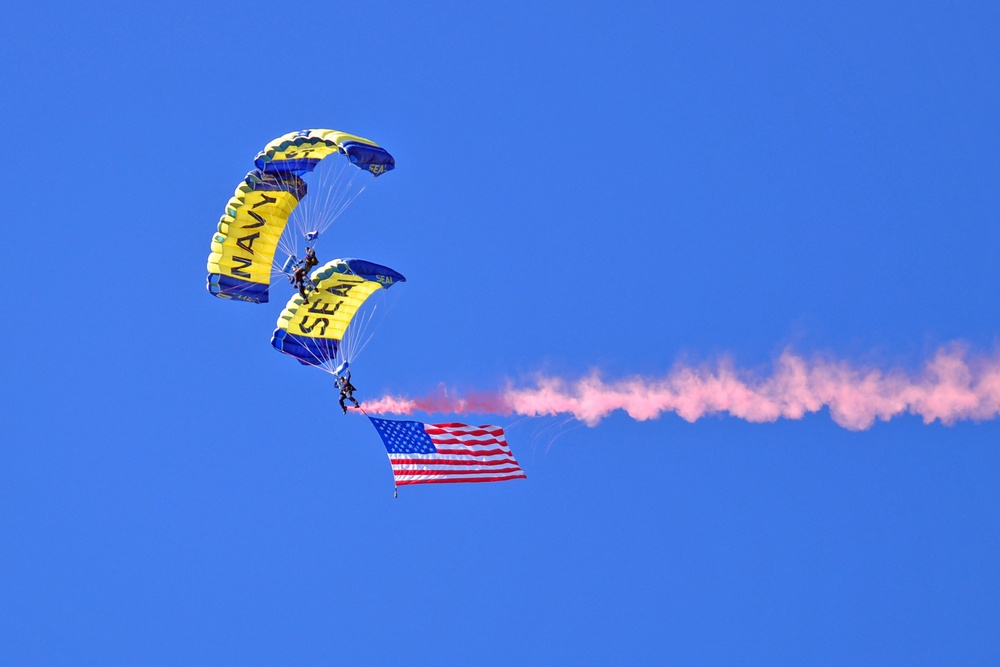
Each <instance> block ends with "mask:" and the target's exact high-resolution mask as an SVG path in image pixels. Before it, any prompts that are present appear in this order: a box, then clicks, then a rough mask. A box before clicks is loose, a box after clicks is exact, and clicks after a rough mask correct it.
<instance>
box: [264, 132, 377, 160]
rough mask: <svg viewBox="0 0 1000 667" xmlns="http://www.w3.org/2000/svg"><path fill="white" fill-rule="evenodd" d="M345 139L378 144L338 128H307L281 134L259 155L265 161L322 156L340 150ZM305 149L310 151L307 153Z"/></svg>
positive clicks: (370, 144)
mask: <svg viewBox="0 0 1000 667" xmlns="http://www.w3.org/2000/svg"><path fill="white" fill-rule="evenodd" d="M345 141H356V142H358V143H362V144H368V145H369V146H378V144H376V143H375V142H374V141H372V140H370V139H365V138H364V137H359V136H357V135H354V134H348V133H347V132H340V131H338V130H308V131H307V133H306V134H305V135H303V134H300V133H298V132H289V133H288V134H283V135H281V136H280V137H278V138H277V139H275V140H274V141H271V142H270V143H268V144H267V145H266V146H264V150H263V151H261V157H262V158H263V159H264V161H265V162H271V161H274V160H287V159H293V158H303V157H316V158H324V157H326V156H327V155H330V154H332V153H336V152H339V151H340V146H341V145H342V144H343V143H344V142H345ZM305 151H310V152H309V153H308V155H307V154H306V153H305Z"/></svg>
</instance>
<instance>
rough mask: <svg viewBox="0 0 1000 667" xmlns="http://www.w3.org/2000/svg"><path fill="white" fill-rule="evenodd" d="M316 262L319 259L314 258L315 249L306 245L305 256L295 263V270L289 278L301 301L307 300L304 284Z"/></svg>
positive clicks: (306, 282) (307, 281)
mask: <svg viewBox="0 0 1000 667" xmlns="http://www.w3.org/2000/svg"><path fill="white" fill-rule="evenodd" d="M317 264H319V260H318V259H316V251H315V250H313V249H312V248H309V247H307V248H306V256H305V257H303V258H302V259H301V260H299V261H298V262H297V263H296V264H295V271H294V272H293V273H292V277H291V278H290V279H289V280H291V281H292V285H294V286H295V287H296V288H297V289H298V290H299V294H301V295H302V300H303V301H308V300H309V297H308V296H307V295H306V285H307V284H308V283H309V280H308V278H307V276H308V275H309V272H310V271H311V270H312V269H313V267H315V266H316V265H317Z"/></svg>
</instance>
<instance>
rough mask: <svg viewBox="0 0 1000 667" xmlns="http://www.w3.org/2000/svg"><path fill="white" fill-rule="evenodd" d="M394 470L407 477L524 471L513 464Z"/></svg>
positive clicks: (397, 473) (395, 472)
mask: <svg viewBox="0 0 1000 667" xmlns="http://www.w3.org/2000/svg"><path fill="white" fill-rule="evenodd" d="M392 472H393V474H395V475H396V476H404V475H405V476H407V477H410V476H414V475H423V476H426V477H450V476H454V475H475V474H477V472H482V473H489V474H491V475H493V474H497V473H502V472H523V471H521V468H520V467H519V466H513V467H509V468H489V469H485V470H481V471H476V470H426V469H421V470H400V469H398V468H396V467H395V466H393V468H392Z"/></svg>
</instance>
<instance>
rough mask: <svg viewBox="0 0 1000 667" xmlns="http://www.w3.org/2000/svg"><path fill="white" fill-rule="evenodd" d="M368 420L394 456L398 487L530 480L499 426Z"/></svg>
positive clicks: (390, 459)
mask: <svg viewBox="0 0 1000 667" xmlns="http://www.w3.org/2000/svg"><path fill="white" fill-rule="evenodd" d="M369 419H370V420H371V421H372V425H374V426H375V430H377V431H378V434H379V436H381V438H382V442H383V443H384V444H385V450H386V451H387V452H388V453H389V463H391V464H392V475H393V477H394V478H395V480H396V485H397V486H403V485H404V484H436V483H440V482H502V481H505V480H508V479H525V478H526V477H527V475H525V474H524V471H523V470H521V467H520V466H519V465H517V461H516V460H515V459H514V455H513V454H511V453H510V447H508V446H507V440H506V439H505V438H504V435H503V429H502V428H500V427H499V426H470V425H468V424H424V423H421V422H415V421H397V420H395V419H379V418H377V417H369Z"/></svg>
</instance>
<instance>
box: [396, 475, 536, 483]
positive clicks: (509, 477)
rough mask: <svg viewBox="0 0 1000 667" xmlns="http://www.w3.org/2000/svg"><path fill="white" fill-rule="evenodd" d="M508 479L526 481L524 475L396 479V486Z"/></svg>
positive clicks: (501, 480) (526, 477) (502, 480)
mask: <svg viewBox="0 0 1000 667" xmlns="http://www.w3.org/2000/svg"><path fill="white" fill-rule="evenodd" d="M508 479H528V476H527V475H525V474H523V473H522V474H520V475H510V476H507V477H480V478H478V479H447V478H441V477H435V478H433V479H398V480H396V485H397V486H406V485H408V484H447V483H449V482H504V481H506V480H508Z"/></svg>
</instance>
